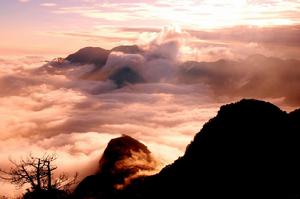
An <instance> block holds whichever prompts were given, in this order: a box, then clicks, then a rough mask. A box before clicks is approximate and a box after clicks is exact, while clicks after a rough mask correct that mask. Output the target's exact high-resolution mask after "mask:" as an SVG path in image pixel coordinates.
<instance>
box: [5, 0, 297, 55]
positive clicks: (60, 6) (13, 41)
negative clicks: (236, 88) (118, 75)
mask: <svg viewBox="0 0 300 199" xmlns="http://www.w3.org/2000/svg"><path fill="white" fill-rule="evenodd" d="M0 9H1V15H0V24H1V32H0V38H1V43H0V54H10V55H16V54H35V55H36V54H62V55H66V54H67V53H70V52H72V51H74V50H76V49H78V48H80V47H83V46H88V45H93V46H102V47H105V48H111V47H113V46H116V45H117V44H127V43H134V42H136V41H137V40H138V38H139V36H140V33H141V32H153V31H158V30H160V29H161V27H163V26H165V25H170V24H173V25H178V26H180V27H181V28H182V29H188V30H195V31H204V30H212V29H220V28H226V27H227V28H228V27H234V26H241V25H242V26H259V27H274V26H283V25H284V26H286V25H288V26H290V25H296V24H298V23H299V22H300V16H299V10H300V1H298V0H295V1H292V0H224V1H217V0H199V1H197V0H186V1H173V0H156V1H137V0H128V1H123V0H105V1H101V0H66V1H60V0H52V1H51V0H48V1H47V0H1V2H0ZM61 44H64V45H61Z"/></svg>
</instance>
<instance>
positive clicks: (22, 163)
mask: <svg viewBox="0 0 300 199" xmlns="http://www.w3.org/2000/svg"><path fill="white" fill-rule="evenodd" d="M56 159H57V156H56V155H55V154H44V155H43V156H42V157H35V156H33V155H32V154H29V155H28V156H27V157H26V158H22V159H21V160H19V161H14V160H11V159H10V162H11V163H12V165H13V166H12V167H11V168H10V170H9V171H5V170H2V169H0V173H1V174H0V178H1V179H4V180H7V181H9V182H10V183H12V184H15V185H16V186H17V187H19V188H20V187H22V186H23V185H25V184H30V186H31V190H32V191H33V192H34V191H37V192H38V191H41V190H43V191H45V190H48V191H50V190H52V189H60V190H67V189H69V188H70V186H72V185H74V184H75V183H76V179H77V176H78V175H77V173H76V174H75V176H74V177H73V178H69V177H68V176H67V175H65V174H61V175H60V176H58V177H57V178H54V176H53V172H54V171H55V170H56V169H57V166H55V165H53V162H54V161H55V160H56Z"/></svg>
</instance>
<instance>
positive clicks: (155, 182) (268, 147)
mask: <svg viewBox="0 0 300 199" xmlns="http://www.w3.org/2000/svg"><path fill="white" fill-rule="evenodd" d="M291 118H292V122H291ZM291 123H292V124H294V125H295V124H299V123H300V120H299V110H297V111H296V112H292V113H291V114H287V113H286V112H283V111H281V110H280V109H279V108H278V107H276V106H274V105H272V104H270V103H267V102H263V101H257V100H242V101H240V102H238V103H234V104H229V105H225V106H222V107H221V109H220V111H219V112H218V115H217V116H216V117H215V118H213V119H211V120H210V121H209V122H208V123H206V124H205V125H204V127H203V129H202V130H201V131H200V132H199V133H198V134H197V135H196V136H195V138H194V140H193V141H192V142H191V144H190V145H189V146H188V147H187V150H186V152H185V154H184V156H183V157H181V158H179V159H178V160H176V161H175V162H174V163H173V164H171V165H169V166H167V167H165V168H164V169H163V170H162V171H161V172H160V173H159V174H157V175H154V176H150V177H144V178H140V179H137V180H136V181H134V182H133V183H131V185H130V186H128V187H127V188H126V189H125V190H124V191H123V192H122V193H120V198H143V199H147V198H204V199H206V198H300V180H299V179H300V175H299V168H300V164H299V163H298V162H299V161H298V159H299V151H300V150H299V141H300V140H299V133H300V132H299V129H298V130H297V131H295V130H293V129H292V126H291Z"/></svg>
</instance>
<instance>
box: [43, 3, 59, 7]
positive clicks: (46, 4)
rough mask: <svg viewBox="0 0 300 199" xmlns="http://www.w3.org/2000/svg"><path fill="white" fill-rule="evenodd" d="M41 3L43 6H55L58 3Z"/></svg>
mask: <svg viewBox="0 0 300 199" xmlns="http://www.w3.org/2000/svg"><path fill="white" fill-rule="evenodd" d="M40 5H41V6H43V7H55V6H57V4H56V3H41V4H40Z"/></svg>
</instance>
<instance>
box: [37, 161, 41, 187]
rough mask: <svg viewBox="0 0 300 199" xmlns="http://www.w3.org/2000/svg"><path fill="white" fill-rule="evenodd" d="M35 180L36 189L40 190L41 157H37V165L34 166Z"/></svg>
mask: <svg viewBox="0 0 300 199" xmlns="http://www.w3.org/2000/svg"><path fill="white" fill-rule="evenodd" d="M36 181H37V188H36V189H37V190H38V191H40V190H41V159H38V165H37V168H36Z"/></svg>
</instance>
